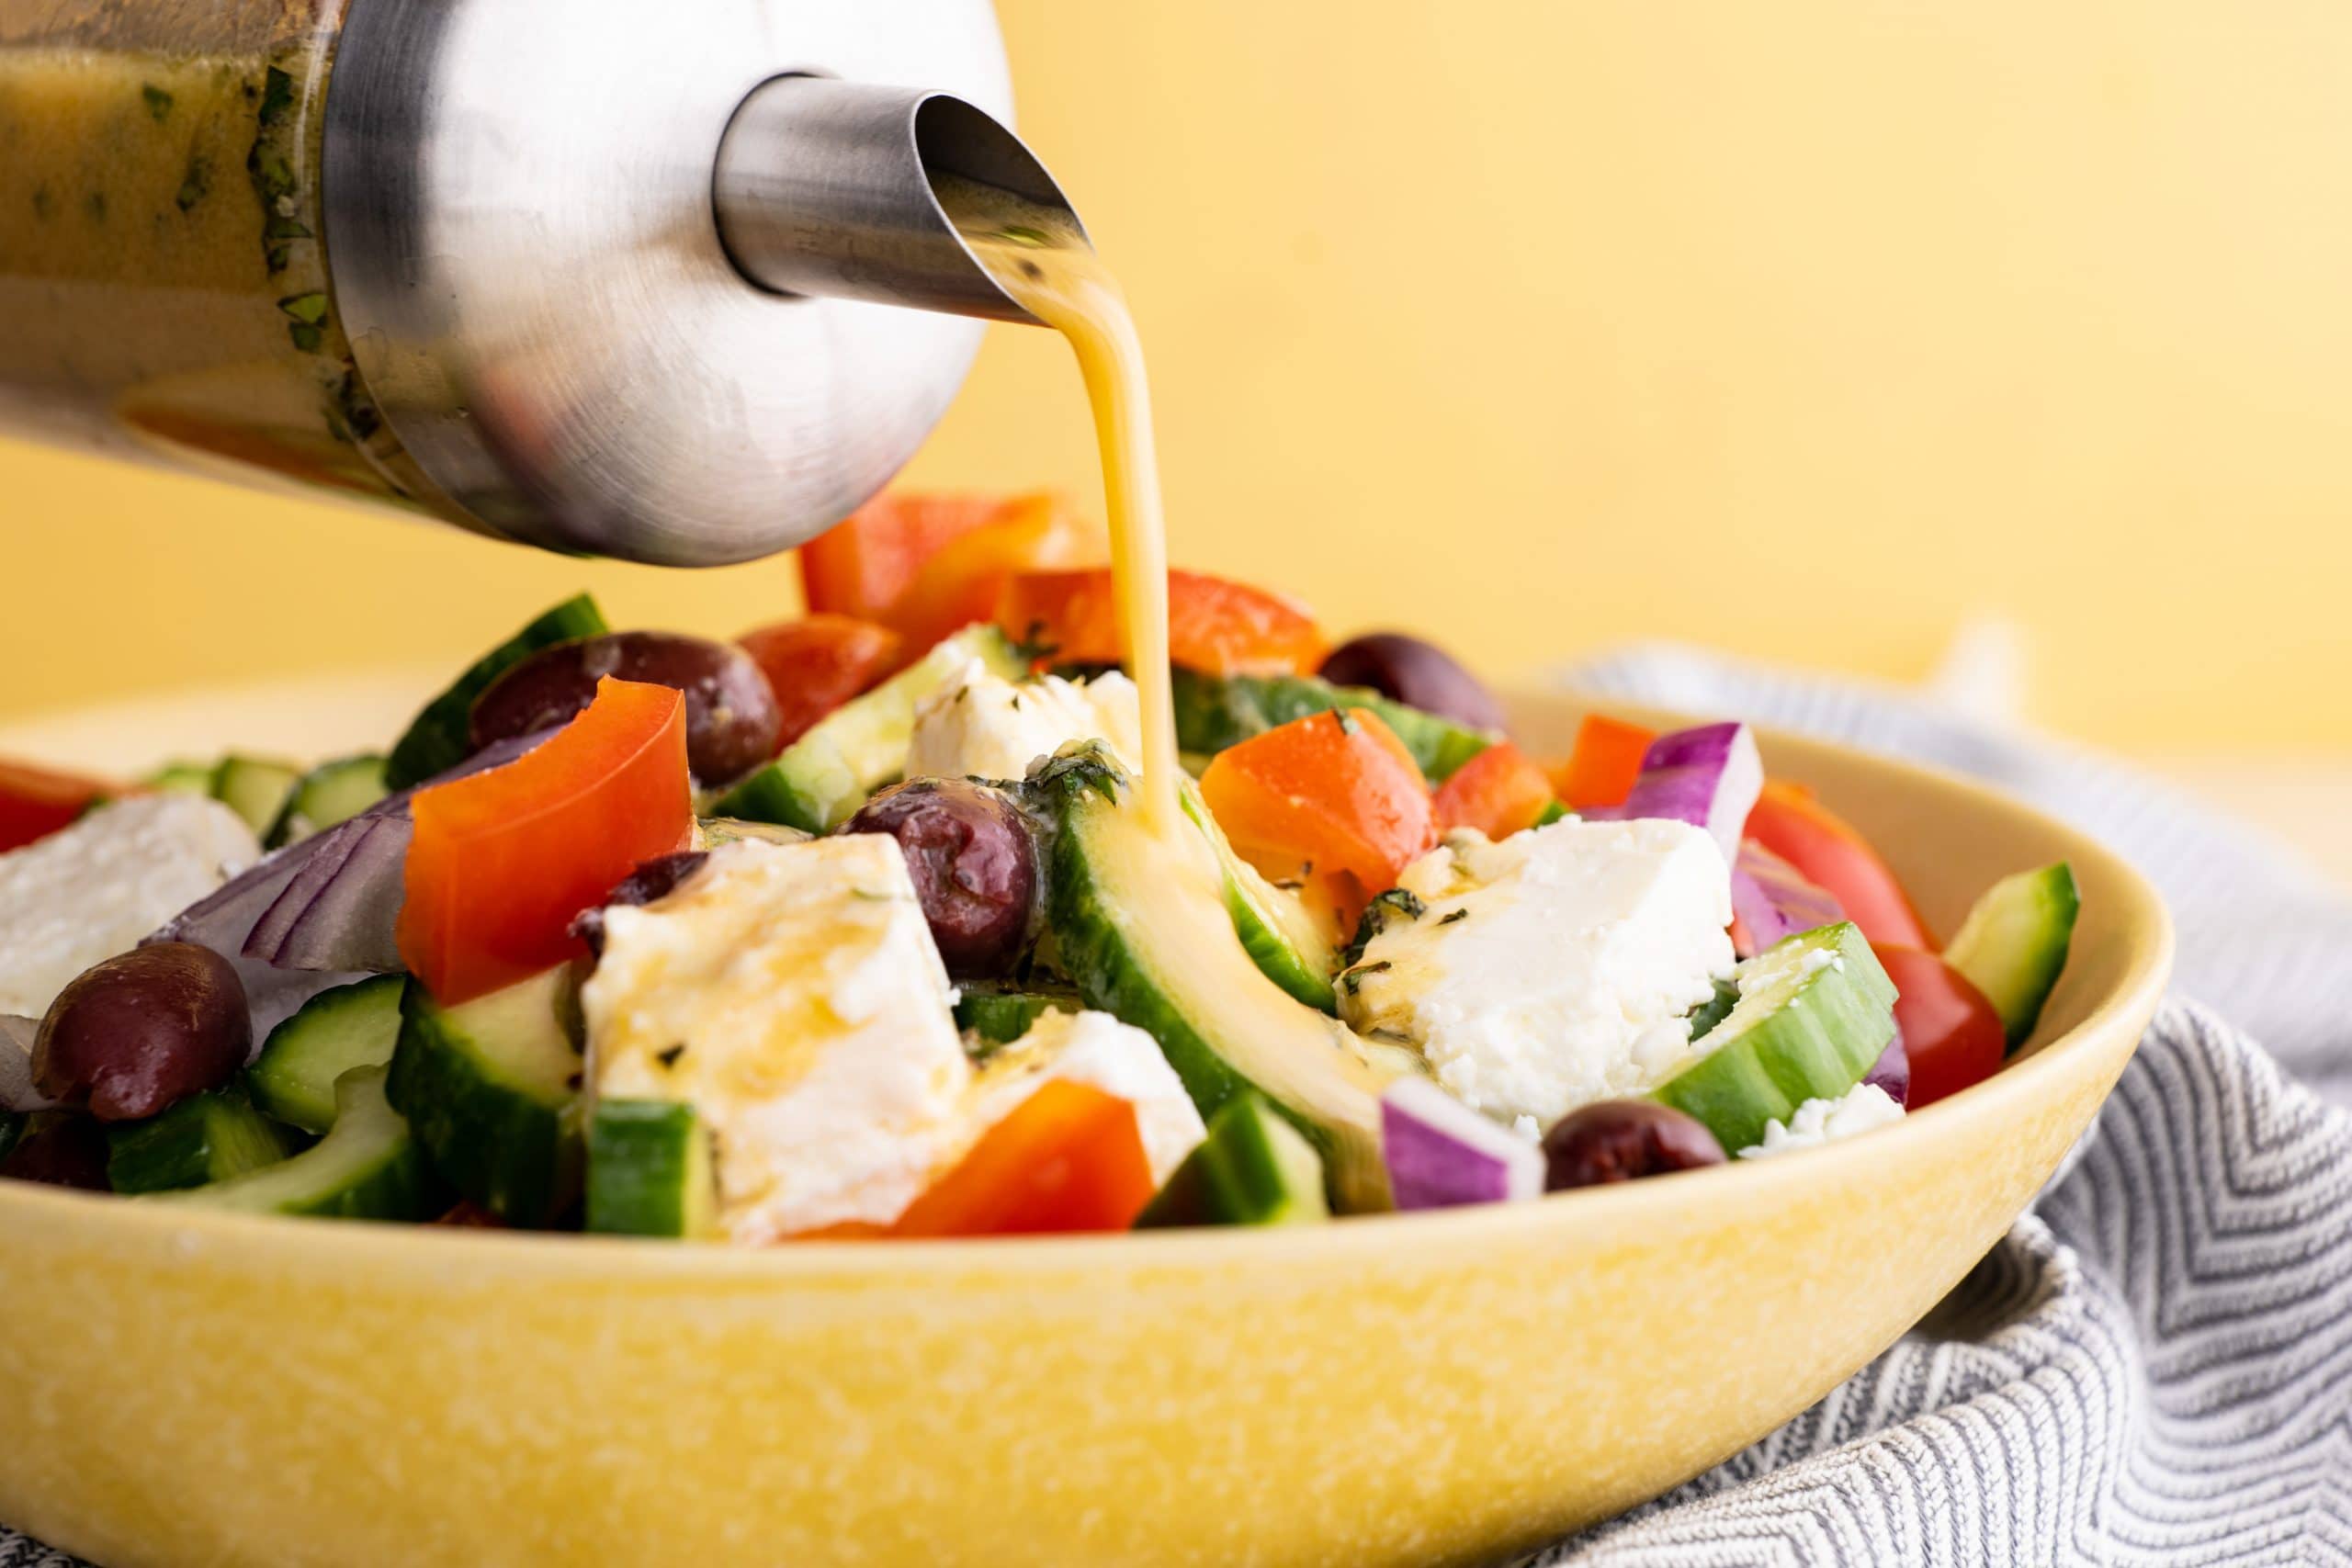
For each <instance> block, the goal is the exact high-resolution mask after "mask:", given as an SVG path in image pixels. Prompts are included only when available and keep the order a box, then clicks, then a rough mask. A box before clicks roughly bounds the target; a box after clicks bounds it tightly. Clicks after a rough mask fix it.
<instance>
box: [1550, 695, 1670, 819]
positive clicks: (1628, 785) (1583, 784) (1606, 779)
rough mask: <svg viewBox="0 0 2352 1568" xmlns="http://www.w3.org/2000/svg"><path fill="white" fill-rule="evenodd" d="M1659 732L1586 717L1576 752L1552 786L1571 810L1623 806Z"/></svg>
mask: <svg viewBox="0 0 2352 1568" xmlns="http://www.w3.org/2000/svg"><path fill="white" fill-rule="evenodd" d="M1656 739H1657V731H1656V730H1652V729H1645V728H1642V727H1641V726H1640V725H1638V724H1628V723H1626V722H1625V721H1624V720H1623V719H1622V718H1611V717H1609V716H1607V715H1605V714H1597V713H1595V714H1587V715H1586V716H1585V720H1584V723H1583V724H1582V725H1580V726H1578V727H1577V746H1576V750H1574V751H1573V752H1571V753H1570V754H1569V757H1568V761H1567V764H1566V766H1565V767H1563V768H1562V769H1561V770H1560V772H1559V773H1558V775H1557V776H1556V777H1555V779H1554V780H1553V784H1555V787H1556V788H1557V789H1558V791H1559V795H1560V798H1561V799H1562V800H1565V801H1566V802H1567V803H1568V805H1569V807H1571V808H1572V809H1575V810H1577V811H1589V810H1591V809H1592V808H1593V807H1599V806H1623V805H1624V804H1625V797H1626V796H1628V795H1632V794H1633V793H1634V781H1635V780H1636V779H1638V778H1640V777H1641V774H1642V759H1643V758H1644V757H1645V756H1646V755H1647V754H1648V753H1649V749H1650V742H1651V741H1653V740H1656Z"/></svg>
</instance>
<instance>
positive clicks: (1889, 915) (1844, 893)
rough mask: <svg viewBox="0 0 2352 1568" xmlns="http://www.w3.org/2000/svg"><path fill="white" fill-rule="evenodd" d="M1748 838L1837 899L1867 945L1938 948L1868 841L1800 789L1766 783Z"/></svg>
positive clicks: (1772, 781)
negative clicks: (1888, 944) (1867, 942)
mask: <svg viewBox="0 0 2352 1568" xmlns="http://www.w3.org/2000/svg"><path fill="white" fill-rule="evenodd" d="M1747 837H1749V838H1751V839H1753V840H1756V841H1757V842H1758V843H1759V844H1762V845H1763V846H1764V847H1765V848H1766V849H1768V850H1770V851H1771V852H1773V853H1774V854H1776V855H1778V856H1780V857H1781V859H1782V860H1784V861H1787V862H1788V863H1790V864H1791V865H1792V866H1794V867H1796V868H1797V872H1798V874H1800V875H1802V876H1803V877H1804V879H1805V880H1806V881H1808V882H1810V883H1813V884H1814V885H1815V886H1818V887H1820V888H1822V889H1824V890H1825V891H1826V892H1827V893H1828V894H1829V895H1830V897H1834V898H1836V899H1837V900H1838V904H1839V905H1840V906H1842V907H1843V908H1844V909H1845V911H1846V918H1847V919H1849V920H1852V921H1853V922H1854V923H1855V924H1856V925H1858V926H1860V927H1861V928H1862V934H1863V935H1864V936H1866V937H1868V938H1870V939H1871V942H1891V943H1893V944H1894V945H1895V946H1897V947H1917V948H1923V949H1925V950H1927V951H1928V952H1929V953H1933V952H1936V951H1937V950H1938V948H1939V946H1940V945H1941V944H1939V942H1937V941H1936V940H1935V938H1934V937H1932V936H1930V935H1929V934H1928V927H1927V922H1926V921H1924V920H1922V919H1919V911H1918V910H1917V909H1915V908H1912V906H1911V899H1910V897H1909V896H1908V895H1907V894H1905V892H1904V891H1903V885H1902V884H1901V883H1899V882H1897V881H1895V879H1894V872H1893V871H1892V870H1890V869H1889V868H1888V866H1887V863H1886V862H1884V861H1883V860H1881V859H1880V858H1879V854H1878V852H1877V851H1876V850H1874V849H1872V848H1871V846H1870V841H1869V840H1866V839H1864V838H1863V837H1862V836H1861V835H1860V833H1858V832H1856V831H1855V830H1854V829H1852V828H1851V827H1850V826H1849V825H1848V824H1847V823H1846V821H1845V820H1844V819H1843V818H1840V817H1838V815H1837V814H1836V813H1834V812H1832V811H1831V810H1830V809H1829V808H1828V807H1825V806H1823V805H1822V804H1821V802H1819V801H1818V800H1815V798H1814V797H1813V792H1812V791H1811V790H1809V789H1806V788H1805V787H1804V785H1803V784H1787V783H1784V782H1781V781H1780V780H1776V779H1767V780H1766V781H1765V783H1764V793H1763V795H1762V796H1761V797H1759V798H1758V800H1757V802H1756V807H1755V809H1754V810H1752V811H1750V812H1749V813H1748V814H1747Z"/></svg>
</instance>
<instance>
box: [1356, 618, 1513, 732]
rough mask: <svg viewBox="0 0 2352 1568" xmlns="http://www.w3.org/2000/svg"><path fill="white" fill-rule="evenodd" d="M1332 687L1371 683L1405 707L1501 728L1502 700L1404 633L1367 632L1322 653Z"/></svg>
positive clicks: (1449, 656)
mask: <svg viewBox="0 0 2352 1568" xmlns="http://www.w3.org/2000/svg"><path fill="white" fill-rule="evenodd" d="M1320 672H1321V674H1322V676H1323V679H1325V680H1326V681H1329V682H1331V683H1332V684H1333V685H1335V686H1370V687H1371V688H1372V689H1373V690H1374V691H1375V692H1379V693H1381V694H1385V695H1386V696H1391V697H1394V698H1396V699H1397V701H1398V702H1400V703H1403V704H1404V705H1406V706H1407V707H1416V708H1419V709H1420V710H1421V711H1422V712H1424V713H1433V714H1437V715H1439V716H1442V717H1445V718H1450V719H1453V721H1454V722H1456V723H1458V724H1466V725H1468V726H1469V727H1470V728H1473V729H1500V728H1502V727H1503V705H1502V704H1500V703H1498V702H1497V701H1495V695H1494V694H1493V693H1492V692H1489V691H1487V688H1486V686H1485V684H1484V683H1483V682H1480V681H1479V679H1478V677H1476V675H1473V674H1472V673H1470V671H1467V670H1464V668H1462V666H1461V665H1460V664H1458V663H1456V662H1455V661H1454V658H1453V655H1452V654H1450V653H1448V652H1446V651H1445V649H1442V648H1439V647H1438V646H1437V645H1436V644H1434V643H1428V642H1423V641H1422V640H1421V639H1420V638H1419V637H1407V636H1406V635H1405V634H1404V633H1402V632H1371V633H1367V634H1366V635H1365V636H1363V637H1356V638H1353V639H1351V641H1348V642H1343V643H1341V644H1340V646H1339V647H1337V648H1335V649H1332V650H1331V651H1330V652H1329V653H1328V654H1326V655H1325V656H1324V659H1323V668H1322V671H1320Z"/></svg>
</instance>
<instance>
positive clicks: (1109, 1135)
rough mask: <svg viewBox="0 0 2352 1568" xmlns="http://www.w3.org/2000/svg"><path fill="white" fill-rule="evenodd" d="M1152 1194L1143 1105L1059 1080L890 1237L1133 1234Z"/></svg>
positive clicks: (988, 1137) (934, 1189) (992, 1135)
mask: <svg viewBox="0 0 2352 1568" xmlns="http://www.w3.org/2000/svg"><path fill="white" fill-rule="evenodd" d="M1151 1192H1152V1186H1151V1163H1150V1161H1149V1160H1148V1159H1147V1158H1146V1157H1145V1156H1144V1151H1143V1135H1142V1134H1141V1133H1139V1132H1138V1131H1137V1130H1136V1108H1135V1107H1134V1106H1132V1105H1130V1104H1128V1103H1127V1102H1126V1101H1125V1100H1121V1099H1120V1098H1118V1097H1117V1096H1116V1095H1112V1094H1105V1093H1103V1090H1101V1089H1096V1088H1094V1087H1093V1086H1092V1085H1091V1084H1082V1083H1072V1082H1070V1081H1069V1079H1066V1078H1054V1079H1051V1080H1049V1081H1047V1082H1046V1084H1044V1085H1043V1086H1041V1087H1040V1088H1039V1089H1037V1091H1036V1092H1035V1094H1032V1095H1031V1096H1030V1097H1029V1098H1028V1099H1026V1100H1023V1101H1022V1102H1021V1103H1020V1104H1019V1105H1018V1106H1016V1107H1014V1109H1013V1111H1012V1114H1011V1115H1009V1116H1007V1117H1006V1118H1005V1119H1004V1120H1003V1121H1001V1122H998V1123H997V1124H996V1125H995V1126H993V1127H991V1128H989V1130H988V1131H987V1132H986V1133H984V1134H981V1135H980V1141H979V1142H978V1143H977V1144H975V1145H972V1151H971V1153H969V1154H967V1155H966V1156H964V1157H963V1158H962V1159H961V1160H959V1161H957V1162H956V1166H955V1168H953V1169H951V1170H950V1171H948V1173H947V1174H946V1175H944V1176H943V1177H941V1178H940V1179H938V1180H937V1181H935V1182H933V1183H932V1185H931V1186H930V1187H929V1188H928V1189H926V1190H924V1191H923V1192H922V1195H921V1196H919V1197H918V1198H916V1199H915V1201H913V1202H912V1203H910V1204H909V1205H908V1206H907V1212H906V1213H903V1214H901V1215H899V1223H898V1224H895V1225H893V1226H891V1227H890V1234H891V1235H902V1236H944V1235H1038V1234H1041V1233H1046V1232H1058V1231H1123V1230H1125V1229H1126V1228H1127V1227H1128V1226H1129V1225H1132V1224H1135V1218H1136V1215H1137V1214H1139V1213H1142V1212H1143V1206H1144V1205H1145V1204H1146V1203H1148V1202H1149V1201H1151Z"/></svg>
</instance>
